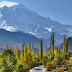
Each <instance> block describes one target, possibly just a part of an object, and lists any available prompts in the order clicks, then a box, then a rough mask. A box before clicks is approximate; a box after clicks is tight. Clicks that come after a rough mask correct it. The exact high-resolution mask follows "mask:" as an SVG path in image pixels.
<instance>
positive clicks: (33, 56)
mask: <svg viewBox="0 0 72 72" xmlns="http://www.w3.org/2000/svg"><path fill="white" fill-rule="evenodd" d="M32 59H33V60H34V59H35V54H34V44H33V45H32Z"/></svg>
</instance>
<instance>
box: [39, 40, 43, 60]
mask: <svg viewBox="0 0 72 72" xmlns="http://www.w3.org/2000/svg"><path fill="white" fill-rule="evenodd" d="M42 55H43V44H42V40H41V41H40V50H39V58H40V60H42Z"/></svg>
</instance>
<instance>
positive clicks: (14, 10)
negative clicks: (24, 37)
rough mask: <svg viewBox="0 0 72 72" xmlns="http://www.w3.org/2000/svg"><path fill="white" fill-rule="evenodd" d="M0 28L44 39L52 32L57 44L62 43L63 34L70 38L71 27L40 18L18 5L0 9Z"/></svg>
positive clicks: (71, 33)
mask: <svg viewBox="0 0 72 72" xmlns="http://www.w3.org/2000/svg"><path fill="white" fill-rule="evenodd" d="M8 3H9V2H8ZM0 28H3V29H5V30H7V31H11V32H16V31H23V32H25V33H30V34H33V35H35V36H37V37H39V38H44V39H50V35H51V34H52V32H54V33H55V40H56V41H57V42H58V43H61V42H62V41H63V35H64V34H65V35H66V36H67V37H69V36H72V26H70V25H62V24H60V23H59V22H57V21H53V20H51V19H50V18H49V17H47V18H46V17H42V16H40V15H39V14H38V13H36V12H34V11H31V10H30V9H28V8H26V7H25V6H23V5H21V4H19V3H14V5H13V4H12V6H7V5H5V6H3V7H1V8H0Z"/></svg>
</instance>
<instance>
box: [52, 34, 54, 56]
mask: <svg viewBox="0 0 72 72" xmlns="http://www.w3.org/2000/svg"><path fill="white" fill-rule="evenodd" d="M52 46H53V56H54V33H52Z"/></svg>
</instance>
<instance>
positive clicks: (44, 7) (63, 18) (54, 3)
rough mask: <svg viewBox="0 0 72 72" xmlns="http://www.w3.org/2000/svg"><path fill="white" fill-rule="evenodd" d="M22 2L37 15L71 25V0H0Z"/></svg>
mask: <svg viewBox="0 0 72 72" xmlns="http://www.w3.org/2000/svg"><path fill="white" fill-rule="evenodd" d="M0 1H11V2H18V3H21V4H23V5H24V6H25V7H27V8H29V9H30V10H32V11H36V12H37V13H38V14H39V15H41V16H44V17H50V18H51V19H52V20H55V21H58V22H60V23H62V24H71V25H72V0H0Z"/></svg>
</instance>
